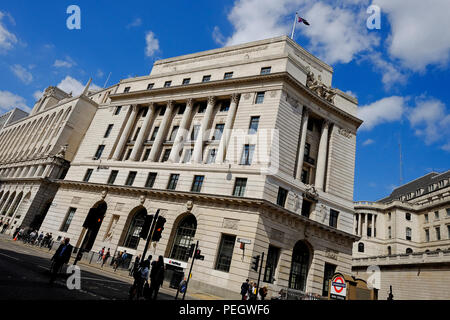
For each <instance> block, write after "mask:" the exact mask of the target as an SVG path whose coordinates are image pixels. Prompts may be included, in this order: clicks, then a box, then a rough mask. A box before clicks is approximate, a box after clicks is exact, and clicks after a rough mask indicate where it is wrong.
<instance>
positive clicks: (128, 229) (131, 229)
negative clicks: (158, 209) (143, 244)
mask: <svg viewBox="0 0 450 320" xmlns="http://www.w3.org/2000/svg"><path fill="white" fill-rule="evenodd" d="M146 216H147V209H145V208H144V207H142V206H140V207H137V208H134V209H133V210H131V212H130V214H129V216H128V219H127V222H126V224H125V228H124V229H123V233H122V236H121V237H120V242H119V243H120V246H122V247H125V248H130V249H133V250H135V249H137V248H138V245H139V240H140V237H139V234H140V232H141V230H142V226H143V225H144V222H145V217H146Z"/></svg>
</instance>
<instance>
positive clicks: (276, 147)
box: [41, 36, 362, 298]
mask: <svg viewBox="0 0 450 320" xmlns="http://www.w3.org/2000/svg"><path fill="white" fill-rule="evenodd" d="M332 75H333V69H332V68H331V67H330V66H328V65H327V64H325V63H324V62H322V61H320V60H319V59H318V58H316V57H314V56H313V55H311V54H310V53H308V52H307V51H305V50H304V49H303V48H302V47H300V46H299V45H298V44H296V43H295V42H293V41H292V40H291V39H289V38H288V37H285V36H283V37H277V38H273V39H268V40H263V41H256V42H251V43H247V44H242V45H236V46H231V47H225V48H220V49H215V50H210V51H205V52H200V53H195V54H189V55H184V56H180V57H175V58H170V59H164V60H159V61H156V62H155V64H154V66H153V69H152V71H151V73H150V74H149V75H148V76H142V77H137V78H131V79H126V80H122V81H121V82H120V83H119V84H117V86H115V87H114V89H113V92H110V91H108V90H103V91H102V92H99V93H96V94H93V95H91V96H90V98H91V99H92V101H94V102H96V103H98V108H97V109H96V113H95V115H94V117H93V120H92V123H91V125H90V126H89V128H88V129H87V131H86V134H85V136H84V138H83V140H82V142H81V144H80V147H79V149H78V152H77V153H76V155H75V156H74V158H73V160H72V161H71V166H70V169H69V171H68V172H67V175H66V176H65V178H64V180H58V181H57V184H58V185H59V189H58V191H57V193H56V196H55V198H54V200H53V204H52V205H51V206H50V209H49V211H48V214H47V215H46V218H45V220H44V222H43V224H42V227H41V230H42V231H44V232H53V234H54V235H59V236H61V237H69V238H71V241H72V243H73V244H74V245H75V246H76V247H77V248H81V249H83V250H86V251H90V250H92V251H98V250H99V249H100V248H102V247H106V248H111V251H112V253H115V252H117V251H124V250H126V251H127V253H129V254H130V255H131V256H135V255H139V254H141V253H142V252H143V250H144V246H145V241H143V240H140V239H139V231H140V229H141V227H142V225H143V221H144V218H145V216H146V215H147V214H155V212H156V211H157V210H158V209H159V210H160V214H161V215H162V216H164V217H165V218H166V220H167V222H166V224H165V229H164V231H163V235H162V239H161V240H160V241H159V242H158V243H154V244H153V245H152V246H151V248H150V250H149V253H151V254H153V255H154V256H155V255H156V256H158V255H163V256H164V257H165V262H166V266H167V269H168V270H169V272H168V273H167V274H168V277H170V275H171V274H172V273H174V272H184V273H185V274H186V273H187V272H188V270H189V266H190V259H189V257H188V255H187V249H188V248H189V246H190V244H191V243H194V242H195V241H197V240H198V241H199V248H200V250H201V251H202V255H204V256H205V259H204V261H197V262H196V263H195V265H194V269H193V276H192V282H191V284H192V286H195V287H197V288H200V289H201V290H203V291H204V292H210V293H213V294H215V295H219V296H222V297H225V298H237V297H239V291H240V285H241V283H242V282H243V281H245V279H247V278H249V279H252V280H257V278H258V275H257V273H256V272H254V271H253V270H252V269H251V261H252V257H253V256H256V255H261V254H262V253H264V254H265V259H264V263H263V269H262V281H263V284H264V285H268V286H269V288H270V289H271V292H278V291H279V290H280V289H282V288H284V289H286V288H289V290H290V292H291V293H292V294H293V295H295V294H297V295H301V294H302V293H305V292H308V293H316V294H319V295H322V294H327V290H328V288H327V281H326V280H327V279H328V278H329V277H330V275H331V274H333V273H334V272H335V271H339V272H342V273H345V274H350V273H351V260H352V247H353V242H354V241H356V240H357V239H358V237H357V236H355V235H354V234H353V214H354V208H353V180H354V163H355V140H356V131H357V129H358V127H359V126H360V125H361V123H362V121H361V120H360V119H358V118H357V116H356V114H357V100H356V99H355V98H353V97H351V96H348V95H347V94H345V93H343V92H342V91H340V90H338V89H335V88H332V85H331V82H332ZM105 95H107V97H108V98H107V99H105ZM87 217H89V218H93V219H94V220H95V221H98V222H99V223H98V224H97V226H96V227H89V228H84V227H83V225H85V221H86V219H87ZM88 220H89V219H88Z"/></svg>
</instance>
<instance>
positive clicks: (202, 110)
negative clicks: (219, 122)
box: [197, 103, 206, 113]
mask: <svg viewBox="0 0 450 320" xmlns="http://www.w3.org/2000/svg"><path fill="white" fill-rule="evenodd" d="M205 111H206V103H200V104H199V105H198V111H197V113H205Z"/></svg>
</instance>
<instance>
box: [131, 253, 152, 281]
mask: <svg viewBox="0 0 450 320" xmlns="http://www.w3.org/2000/svg"><path fill="white" fill-rule="evenodd" d="M140 261H141V255H138V256H137V257H136V259H134V264H133V265H132V266H131V267H130V273H129V275H130V276H133V275H134V273H135V272H136V271H137V270H138V269H139V262H140ZM143 262H144V261H143ZM149 267H150V265H149Z"/></svg>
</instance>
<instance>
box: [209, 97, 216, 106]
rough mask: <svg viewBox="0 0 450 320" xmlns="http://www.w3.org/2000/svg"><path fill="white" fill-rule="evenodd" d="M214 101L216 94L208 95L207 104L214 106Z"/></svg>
mask: <svg viewBox="0 0 450 320" xmlns="http://www.w3.org/2000/svg"><path fill="white" fill-rule="evenodd" d="M216 101H217V98H216V96H209V97H208V104H210V105H213V106H214V105H215V104H216Z"/></svg>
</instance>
